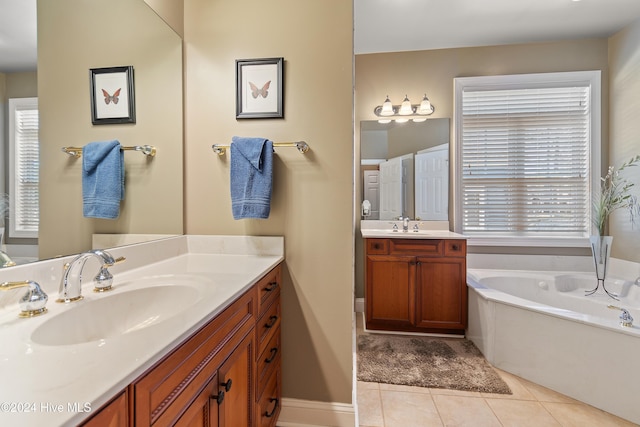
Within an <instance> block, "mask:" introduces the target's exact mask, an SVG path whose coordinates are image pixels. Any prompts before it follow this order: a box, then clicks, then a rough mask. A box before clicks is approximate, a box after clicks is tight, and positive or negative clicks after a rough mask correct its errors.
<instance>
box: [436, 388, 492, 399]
mask: <svg viewBox="0 0 640 427" xmlns="http://www.w3.org/2000/svg"><path fill="white" fill-rule="evenodd" d="M429 391H430V392H431V394H446V395H450V396H465V397H482V396H481V395H480V392H479V391H464V390H451V389H448V388H430V389H429Z"/></svg>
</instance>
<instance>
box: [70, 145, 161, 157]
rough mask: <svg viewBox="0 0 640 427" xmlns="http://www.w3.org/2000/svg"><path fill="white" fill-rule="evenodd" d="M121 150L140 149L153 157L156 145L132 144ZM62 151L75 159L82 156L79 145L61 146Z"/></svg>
mask: <svg viewBox="0 0 640 427" xmlns="http://www.w3.org/2000/svg"><path fill="white" fill-rule="evenodd" d="M120 149H121V150H123V151H127V150H133V151H140V152H142V154H144V155H145V156H149V157H153V156H155V155H156V147H154V146H153V145H134V146H131V147H120ZM62 151H64V152H65V153H67V154H68V155H70V156H71V157H75V158H76V159H77V158H79V157H81V156H82V148H81V147H62Z"/></svg>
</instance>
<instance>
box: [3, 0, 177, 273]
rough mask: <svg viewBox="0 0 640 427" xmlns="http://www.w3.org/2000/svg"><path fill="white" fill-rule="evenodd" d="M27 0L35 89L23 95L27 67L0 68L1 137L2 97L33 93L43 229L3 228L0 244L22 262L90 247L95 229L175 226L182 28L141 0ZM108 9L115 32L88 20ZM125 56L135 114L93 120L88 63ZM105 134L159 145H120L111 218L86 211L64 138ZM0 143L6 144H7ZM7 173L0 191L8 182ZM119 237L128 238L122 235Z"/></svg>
mask: <svg viewBox="0 0 640 427" xmlns="http://www.w3.org/2000/svg"><path fill="white" fill-rule="evenodd" d="M25 1H28V2H30V3H33V5H34V6H33V8H32V9H33V13H35V14H36V15H37V16H24V15H22V16H20V15H18V18H17V19H23V20H24V21H25V22H24V23H21V24H20V26H33V25H35V23H36V20H37V21H38V24H37V28H38V32H40V34H38V47H37V54H38V55H37V56H38V59H37V61H38V62H37V64H38V67H37V70H36V69H33V70H30V72H31V73H32V74H34V72H35V74H36V75H37V78H36V81H35V82H33V83H29V84H33V85H34V86H35V88H36V89H35V93H34V94H30V95H24V93H25V90H24V84H25V80H26V78H25V77H24V76H25V75H28V73H27V72H25V71H24V70H19V71H15V70H0V79H2V82H3V83H5V88H4V92H3V91H2V90H1V89H2V88H0V102H1V104H2V108H1V109H0V110H1V111H2V113H3V114H2V120H3V122H2V123H0V130H2V132H1V134H0V141H1V142H2V145H3V147H6V144H7V143H8V139H9V130H8V114H6V109H7V106H8V98H11V97H26V96H36V97H37V98H38V101H39V103H38V104H39V115H40V135H39V140H40V154H39V169H40V186H39V190H40V209H39V215H40V231H39V235H38V239H17V238H14V239H11V238H9V239H8V240H5V241H3V243H4V245H3V246H2V249H4V250H5V251H6V252H7V253H8V254H9V256H10V257H13V258H15V259H16V260H18V262H20V263H24V262H28V261H34V260H38V259H45V258H51V257H55V256H61V255H68V254H72V253H78V252H81V251H83V250H87V249H90V248H91V247H92V244H93V243H92V242H93V239H92V236H93V235H94V234H109V235H124V236H131V235H135V234H140V235H146V236H151V237H152V236H153V235H157V236H158V237H160V236H162V237H164V236H167V235H175V234H182V232H183V230H182V226H183V219H182V199H183V196H182V179H183V177H182V147H183V142H182V39H181V37H180V36H179V35H178V34H176V32H174V31H173V30H172V29H171V28H170V27H169V26H168V25H167V24H166V23H165V22H164V21H163V20H162V19H161V18H160V17H159V16H158V14H157V13H156V11H154V10H153V9H152V8H151V7H150V6H149V5H148V4H147V3H145V1H144V0H135V1H131V0H115V1H107V0H100V1H97V2H92V4H86V2H84V1H80V0H61V1H56V2H55V4H53V3H54V2H49V1H48V0H25ZM36 4H37V8H36ZM4 12H5V11H3V13H4ZM21 12H22V11H21ZM112 15H114V16H115V15H117V17H118V31H116V32H104V31H101V30H100V29H99V28H97V27H95V26H94V25H91V24H88V23H91V22H99V21H100V20H101V19H108V17H109V16H112ZM100 16H102V18H100ZM123 65H133V66H134V70H135V93H136V104H137V107H136V108H137V119H138V120H137V123H136V124H133V125H129V126H127V125H112V126H107V125H102V126H95V125H92V124H91V122H90V116H89V105H90V104H89V98H88V92H89V74H88V70H89V69H90V68H100V67H111V66H123ZM16 82H18V83H20V84H21V85H22V86H23V87H22V88H20V89H19V90H16V89H15V88H14V87H12V86H11V85H14V84H16ZM7 86H11V87H7ZM32 92H33V90H32ZM156 104H157V107H156ZM110 139H118V140H120V141H121V143H122V145H125V146H126V145H146V144H151V145H155V146H156V147H157V149H158V154H157V156H156V158H153V159H149V158H145V156H143V155H142V154H140V153H138V152H125V164H126V166H125V169H126V171H127V177H126V179H125V184H126V199H125V200H123V202H122V204H121V215H120V217H119V218H118V219H117V220H115V221H109V220H95V219H87V218H83V216H82V198H81V167H82V159H73V158H70V157H69V156H67V155H66V154H64V153H63V152H62V151H61V148H62V147H63V146H83V145H85V144H86V143H88V142H92V141H105V140H110ZM3 152H4V153H7V150H6V148H3ZM0 158H1V159H2V162H1V163H0V171H1V174H2V176H4V177H8V170H7V165H8V163H7V162H8V159H7V158H4V157H0ZM8 181H9V180H8V178H7V183H5V184H4V191H0V192H7V191H9V188H8ZM154 200H157V201H154ZM154 205H155V206H154ZM9 221H11V218H9ZM6 237H7V236H5V238H6ZM142 238H143V239H145V238H148V237H142ZM110 241H112V242H116V241H119V240H118V239H111V240H110ZM121 241H124V242H131V241H132V240H131V239H130V238H128V237H125V238H123V239H122V240H121Z"/></svg>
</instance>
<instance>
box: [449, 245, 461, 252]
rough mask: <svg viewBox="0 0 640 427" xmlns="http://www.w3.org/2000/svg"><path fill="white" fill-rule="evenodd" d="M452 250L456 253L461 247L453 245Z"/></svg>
mask: <svg viewBox="0 0 640 427" xmlns="http://www.w3.org/2000/svg"><path fill="white" fill-rule="evenodd" d="M451 249H453V250H454V251H459V250H460V245H451Z"/></svg>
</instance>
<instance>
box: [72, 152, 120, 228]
mask: <svg viewBox="0 0 640 427" xmlns="http://www.w3.org/2000/svg"><path fill="white" fill-rule="evenodd" d="M123 199H124V153H123V152H122V150H120V143H119V142H118V141H105V142H91V143H89V144H87V145H85V146H84V147H83V148H82V202H83V207H82V213H83V214H84V216H85V217H87V218H104V219H116V218H118V215H120V200H123Z"/></svg>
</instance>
